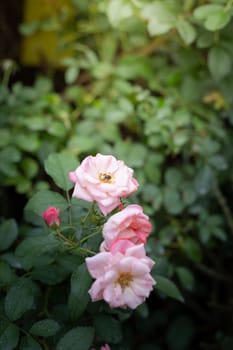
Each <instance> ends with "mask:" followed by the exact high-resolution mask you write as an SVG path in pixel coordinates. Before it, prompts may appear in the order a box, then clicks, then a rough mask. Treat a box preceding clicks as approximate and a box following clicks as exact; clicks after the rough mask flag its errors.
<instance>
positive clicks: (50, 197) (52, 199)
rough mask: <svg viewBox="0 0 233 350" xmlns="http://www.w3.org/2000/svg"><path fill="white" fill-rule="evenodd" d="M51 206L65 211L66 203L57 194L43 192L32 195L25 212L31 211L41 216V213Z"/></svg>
mask: <svg viewBox="0 0 233 350" xmlns="http://www.w3.org/2000/svg"><path fill="white" fill-rule="evenodd" d="M51 206H54V207H56V208H59V209H61V210H65V209H66V208H67V201H66V200H65V198H64V197H62V195H60V194H59V193H56V192H52V191H47V190H44V191H40V192H37V193H36V194H34V196H33V197H32V198H31V199H30V200H29V201H28V203H27V205H26V207H25V210H31V211H33V212H34V213H36V214H37V215H39V216H41V215H42V212H43V211H45V210H46V209H47V208H48V207H51Z"/></svg>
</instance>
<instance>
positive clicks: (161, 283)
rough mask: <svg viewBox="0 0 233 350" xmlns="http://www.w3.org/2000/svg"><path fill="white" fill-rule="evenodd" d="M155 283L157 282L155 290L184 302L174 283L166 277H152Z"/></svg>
mask: <svg viewBox="0 0 233 350" xmlns="http://www.w3.org/2000/svg"><path fill="white" fill-rule="evenodd" d="M154 278H155V281H156V282H157V284H156V286H155V288H156V289H158V290H160V291H161V292H163V293H164V294H166V295H168V296H169V297H171V298H174V299H177V300H179V301H182V302H184V298H183V296H182V295H181V293H180V291H179V289H178V288H177V286H176V285H175V283H174V282H172V281H171V280H169V279H168V278H166V277H163V276H159V275H154Z"/></svg>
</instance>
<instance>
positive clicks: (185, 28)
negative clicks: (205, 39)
mask: <svg viewBox="0 0 233 350" xmlns="http://www.w3.org/2000/svg"><path fill="white" fill-rule="evenodd" d="M176 28H177V30H178V33H179V34H180V36H181V38H182V39H183V41H184V42H185V44H187V45H190V44H192V42H193V41H194V40H195V39H196V35H197V33H196V29H195V28H194V26H193V25H192V24H191V23H189V22H188V21H186V20H184V19H182V20H179V21H178V22H177V24H176Z"/></svg>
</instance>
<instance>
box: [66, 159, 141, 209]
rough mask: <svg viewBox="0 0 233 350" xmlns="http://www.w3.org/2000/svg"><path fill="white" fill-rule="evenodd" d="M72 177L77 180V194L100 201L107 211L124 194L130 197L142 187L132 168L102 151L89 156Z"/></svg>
mask: <svg viewBox="0 0 233 350" xmlns="http://www.w3.org/2000/svg"><path fill="white" fill-rule="evenodd" d="M69 178H70V180H71V181H72V182H74V183H75V187H74V192H73V197H76V198H80V199H84V200H86V201H88V202H93V201H96V202H97V204H98V206H99V208H100V210H101V211H102V213H103V214H104V215H107V214H108V213H110V212H111V211H112V210H113V209H115V208H116V207H117V206H119V205H120V204H121V201H120V197H128V196H129V195H130V194H131V193H133V192H134V191H136V190H137V188H138V182H137V180H136V179H134V178H133V170H132V169H131V168H129V167H127V166H126V165H125V163H124V162H123V161H121V160H117V159H116V158H115V157H113V156H111V155H102V154H99V153H98V154H97V155H96V156H95V157H93V156H89V157H87V158H85V159H84V160H83V161H82V163H81V164H80V166H79V167H78V168H77V169H76V170H75V171H73V172H70V173H69Z"/></svg>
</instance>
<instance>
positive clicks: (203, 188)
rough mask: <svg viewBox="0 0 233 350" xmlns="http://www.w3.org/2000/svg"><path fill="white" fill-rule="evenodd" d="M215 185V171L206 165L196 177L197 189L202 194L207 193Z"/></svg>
mask: <svg viewBox="0 0 233 350" xmlns="http://www.w3.org/2000/svg"><path fill="white" fill-rule="evenodd" d="M212 185H213V171H212V169H211V168H210V167H209V166H208V165H206V166H204V167H203V168H201V169H200V170H199V171H198V172H197V175H196V178H195V189H196V191H197V192H198V193H199V194H200V195H205V194H207V193H208V192H209V191H210V190H211V187H212Z"/></svg>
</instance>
